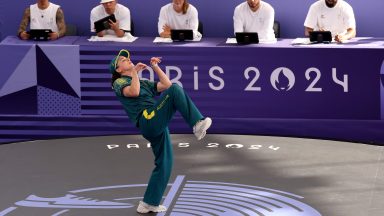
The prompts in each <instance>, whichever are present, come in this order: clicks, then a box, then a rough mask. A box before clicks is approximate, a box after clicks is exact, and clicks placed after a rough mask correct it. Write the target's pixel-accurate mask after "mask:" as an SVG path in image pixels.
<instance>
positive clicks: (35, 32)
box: [27, 29, 52, 41]
mask: <svg viewBox="0 0 384 216" xmlns="http://www.w3.org/2000/svg"><path fill="white" fill-rule="evenodd" d="M27 33H28V34H29V39H31V40H35V41H47V40H49V33H52V30H51V29H31V30H29V32H27Z"/></svg>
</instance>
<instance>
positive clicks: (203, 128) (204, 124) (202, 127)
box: [193, 117, 212, 140]
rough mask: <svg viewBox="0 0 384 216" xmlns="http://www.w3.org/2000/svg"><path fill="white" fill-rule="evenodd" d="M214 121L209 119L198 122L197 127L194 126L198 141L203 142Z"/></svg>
mask: <svg viewBox="0 0 384 216" xmlns="http://www.w3.org/2000/svg"><path fill="white" fill-rule="evenodd" d="M211 124H212V119H211V118H209V117H207V118H205V119H203V120H200V121H198V122H197V123H196V124H195V126H193V133H194V134H195V136H196V138H197V140H201V139H203V138H204V136H205V135H206V134H207V130H208V128H209V127H211Z"/></svg>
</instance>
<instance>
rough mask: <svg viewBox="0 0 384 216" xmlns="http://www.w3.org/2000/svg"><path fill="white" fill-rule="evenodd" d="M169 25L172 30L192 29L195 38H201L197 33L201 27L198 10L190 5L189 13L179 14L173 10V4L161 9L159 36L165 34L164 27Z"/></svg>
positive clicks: (158, 25)
mask: <svg viewBox="0 0 384 216" xmlns="http://www.w3.org/2000/svg"><path fill="white" fill-rule="evenodd" d="M164 25H168V26H169V27H170V28H171V29H191V30H193V34H194V37H201V34H200V33H199V32H198V31H197V29H198V27H199V18H198V12H197V9H196V8H195V7H194V6H193V5H191V4H189V7H188V10H187V13H185V14H183V13H177V12H176V11H175V10H174V9H173V4H172V3H169V4H167V5H165V6H163V7H161V9H160V15H159V22H158V23H157V29H158V31H159V35H160V33H161V32H163V31H164V30H163V26H164Z"/></svg>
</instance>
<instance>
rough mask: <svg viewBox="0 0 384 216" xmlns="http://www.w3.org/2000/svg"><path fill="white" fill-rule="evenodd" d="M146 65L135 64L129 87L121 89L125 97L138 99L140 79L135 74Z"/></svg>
mask: <svg viewBox="0 0 384 216" xmlns="http://www.w3.org/2000/svg"><path fill="white" fill-rule="evenodd" d="M146 67H147V65H145V64H143V63H137V64H136V66H135V68H134V69H133V70H132V73H131V77H132V80H131V85H130V86H127V87H125V88H124V89H123V94H124V96H125V97H138V96H139V95H140V79H139V76H138V75H137V73H139V72H140V71H141V70H143V69H144V68H146Z"/></svg>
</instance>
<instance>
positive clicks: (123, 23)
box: [91, 4, 131, 35]
mask: <svg viewBox="0 0 384 216" xmlns="http://www.w3.org/2000/svg"><path fill="white" fill-rule="evenodd" d="M114 14H115V17H116V21H118V22H119V28H120V29H121V30H123V31H131V12H130V11H129V9H128V8H127V7H125V6H123V5H121V4H116V8H115V13H114ZM107 16H109V14H107V12H105V9H104V6H103V5H98V6H96V7H94V8H93V9H92V11H91V32H96V29H95V24H94V23H95V22H96V21H97V20H99V19H102V18H104V17H107ZM106 34H109V35H116V34H115V32H114V31H113V30H111V29H108V30H106Z"/></svg>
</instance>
